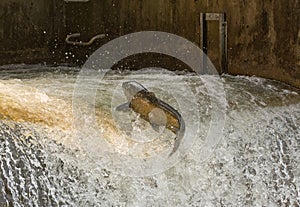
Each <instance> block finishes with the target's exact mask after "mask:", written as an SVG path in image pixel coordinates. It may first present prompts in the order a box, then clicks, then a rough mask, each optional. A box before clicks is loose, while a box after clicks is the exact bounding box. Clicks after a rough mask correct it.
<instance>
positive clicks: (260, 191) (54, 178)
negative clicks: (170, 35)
mask: <svg viewBox="0 0 300 207" xmlns="http://www.w3.org/2000/svg"><path fill="white" fill-rule="evenodd" d="M5 68H7V70H4V69H5ZM25 68H26V70H25ZM54 69H56V72H53V70H54ZM1 70H2V72H1V74H2V77H3V79H6V80H0V83H1V84H3V85H4V86H6V87H2V88H1V94H0V95H1V96H0V100H1V99H2V104H4V103H3V100H10V101H11V102H9V103H8V104H11V103H12V102H13V103H14V104H16V103H18V104H16V107H20V102H17V100H19V99H20V100H23V102H22V103H23V106H22V107H21V108H22V109H23V110H24V109H26V113H29V114H30V116H29V117H30V118H31V119H30V120H29V121H28V120H26V117H25V118H24V117H23V119H25V122H24V121H17V122H14V121H10V120H7V119H3V120H1V121H0V125H1V126H0V139H1V142H0V143H1V144H0V154H1V163H0V168H1V170H0V175H1V177H0V178H1V180H0V192H1V193H0V204H2V203H3V205H4V206H5V205H6V204H7V205H10V206H299V205H300V167H299V166H300V153H299V150H300V146H299V145H300V107H299V106H300V95H299V90H296V89H293V88H291V87H288V86H286V85H284V84H280V83H277V82H274V81H269V80H265V79H260V78H246V77H231V76H224V77H222V79H221V82H222V83H223V84H224V90H225V94H226V100H227V103H226V102H224V100H219V101H220V103H219V104H222V103H223V104H224V105H226V122H225V126H224V130H223V134H222V137H221V138H222V139H220V141H219V142H218V145H217V147H216V148H215V149H214V151H213V153H212V154H211V155H210V156H209V157H208V159H205V160H203V159H202V158H201V157H200V156H201V155H202V154H201V152H202V150H203V145H204V144H205V138H206V136H207V133H208V131H209V127H210V123H211V119H212V111H213V110H215V108H214V107H212V104H211V101H210V100H211V94H210V93H209V90H207V88H206V87H207V86H209V87H211V88H212V89H214V88H215V89H217V88H216V87H219V85H218V84H216V83H215V82H213V80H210V78H206V79H205V77H203V79H202V80H201V79H199V78H197V77H194V76H190V75H181V76H180V77H174V76H171V75H168V74H156V72H155V71H153V72H152V73H151V74H150V75H149V74H133V75H132V74H131V75H130V76H129V75H128V74H129V72H127V73H126V72H125V73H122V74H118V73H112V74H110V75H108V76H107V77H106V78H105V79H104V80H103V81H102V84H101V86H100V87H99V88H98V93H97V98H96V104H95V105H96V107H98V108H99V107H100V108H101V109H105V110H107V111H109V112H110V111H111V107H112V108H114V107H115V105H117V104H119V102H120V103H121V102H122V97H121V98H118V97H119V96H121V94H122V93H119V89H118V86H119V85H118V84H119V83H120V81H121V80H122V79H123V78H125V79H126V78H127V79H128V77H130V78H133V77H134V78H136V79H137V80H140V81H143V84H144V85H145V86H147V87H150V88H151V86H153V88H152V90H153V91H155V92H156V94H157V96H158V97H160V98H161V99H163V100H164V101H165V102H168V103H170V104H171V105H173V106H174V107H175V108H178V106H179V105H180V104H182V103H181V102H180V100H179V99H177V98H176V96H174V95H173V94H172V90H173V88H174V87H175V88H176V87H177V88H176V89H177V92H178V93H179V94H182V97H186V99H188V98H190V97H187V95H186V94H187V93H186V91H185V88H182V87H179V86H181V85H178V82H180V80H184V83H187V84H188V85H189V86H190V88H191V91H192V93H193V94H195V99H196V103H194V104H195V105H192V104H191V102H189V100H186V99H184V100H186V101H185V102H183V104H186V105H184V107H183V108H180V107H179V108H180V111H181V112H182V113H185V115H184V116H185V119H186V123H191V122H192V121H191V120H193V122H194V121H195V120H196V119H197V118H199V121H198V122H199V126H198V125H193V127H197V126H198V127H199V128H198V130H199V132H200V133H199V137H198V138H197V139H196V141H195V143H193V146H192V147H191V149H189V150H188V152H187V154H186V156H184V157H183V159H182V160H181V161H180V162H178V163H177V164H176V165H175V166H174V167H172V168H170V169H167V170H165V171H163V172H161V173H159V174H156V175H152V176H147V177H138V178H136V177H128V176H121V175H120V174H118V172H119V171H118V170H116V169H113V168H110V169H107V168H105V164H103V163H102V160H95V159H94V157H93V155H95V154H96V155H97V154H98V153H99V151H98V149H99V148H98V146H97V145H99V143H93V142H89V143H87V142H88V140H87V139H86V138H81V140H78V139H77V137H76V136H73V132H72V129H68V128H67V129H66V127H61V128H60V126H56V125H54V126H52V125H51V126H47V123H46V124H45V123H44V122H42V123H40V122H39V123H32V122H34V120H35V116H32V114H34V113H41V110H42V109H44V108H43V107H41V108H42V109H41V110H36V111H34V110H33V111H30V110H31V109H39V108H38V107H37V106H40V105H41V100H52V102H50V103H49V104H48V102H47V101H46V102H47V105H42V106H45V107H49V108H48V111H50V112H51V113H52V112H53V113H55V111H56V110H59V111H63V113H62V114H60V115H59V116H58V115H56V114H55V115H56V117H58V118H60V119H58V120H66V119H68V118H69V116H70V114H68V113H70V111H69V110H68V106H69V105H71V102H72V95H73V89H74V83H75V81H76V76H75V75H74V72H73V71H74V68H66V67H65V68H62V67H60V68H49V67H46V66H39V65H36V66H24V65H21V66H20V65H16V66H10V67H8V66H6V67H4V68H1ZM43 71H51V72H43ZM20 72H22V73H23V74H21V73H20ZM75 74H76V73H75ZM161 79H163V80H166V81H165V83H162V82H161ZM204 81H206V85H204ZM159 84H164V87H165V88H163V89H162V88H159V87H156V88H155V85H159ZM168 85H169V87H168ZM9 86H11V87H9ZM91 87H93V85H92V86H91ZM169 91H171V92H169ZM16 92H19V93H22V94H20V96H13V95H12V94H14V93H16ZM25 92H26V93H25ZM24 94H25V95H24ZM26 94H29V96H26ZM215 94H216V93H215ZM5 95H6V96H5ZM21 95H22V96H21ZM30 95H34V96H30ZM215 96H217V95H215ZM8 97H10V98H11V97H13V100H11V99H8ZM30 97H31V99H30ZM37 97H38V98H37ZM41 97H42V98H41ZM43 97H44V98H43ZM45 97H48V98H49V99H48V98H45ZM26 99H30V101H26ZM35 100H39V101H35ZM58 103H59V104H58ZM35 104H36V105H35ZM82 104H83V106H85V105H84V104H85V103H84V101H83V103H82ZM88 104H90V105H92V106H93V104H92V103H88ZM110 104H112V105H113V106H111V105H110ZM227 104H228V105H227ZM61 106H63V107H61ZM193 107H196V108H197V109H198V111H199V117H198V116H194V114H196V112H194V113H193V110H194V108H193ZM220 107H221V106H220ZM29 109H30V110H29ZM7 110H8V109H7ZM52 110H53V111H52ZM12 111H13V110H12ZM112 111H113V110H112ZM9 112H10V111H9ZM50 112H49V114H51V113H50ZM82 113H83V112H82ZM99 113H100V119H103V120H106V121H107V122H105V123H102V125H101V126H102V128H103V130H104V131H105V132H107V133H108V132H109V133H108V134H107V136H108V139H110V140H109V141H110V144H111V147H112V148H113V149H115V150H116V151H117V152H119V153H123V154H124V156H125V155H126V154H128V153H129V154H130V153H131V155H134V156H141V155H140V154H139V153H140V152H139V151H138V150H137V151H136V152H135V151H134V150H133V151H130V150H129V151H125V150H128V148H129V149H130V145H128V146H129V147H128V146H127V145H125V146H124V142H120V138H121V135H120V137H118V136H117V135H118V130H119V131H122V130H124V129H125V130H126V129H127V127H124V126H123V125H122V118H123V119H124V117H125V120H126V117H127V118H128V117H129V118H130V119H132V120H135V122H134V126H133V129H134V133H135V134H136V135H135V136H136V137H141V136H145V137H141V138H147V136H151V135H153V131H151V128H149V126H148V125H147V123H145V122H143V121H141V120H140V119H138V118H137V117H136V115H135V114H134V113H131V114H130V115H128V114H122V115H120V114H113V116H112V118H111V117H110V116H106V115H105V116H104V115H103V113H102V112H99ZM104 114H105V113H104ZM18 115H19V114H16V115H15V116H18ZM98 116H99V114H98ZM118 116H120V120H121V121H119V122H118V120H117V125H119V126H118V127H119V128H117V129H118V130H117V132H116V130H115V128H114V127H113V126H112V122H111V120H112V119H113V118H115V119H116V117H118ZM39 118H40V117H39ZM88 118H89V117H84V119H88ZM51 123H55V124H57V123H60V122H59V121H58V122H56V121H55V120H54V121H53V122H51ZM123 124H124V123H123ZM215 124H218V122H216V123H215ZM58 125H59V124H58ZM64 126H65V125H64ZM66 126H67V124H66ZM189 126H190V125H188V127H187V130H188V131H187V133H190V134H193V133H196V131H197V129H196V128H193V127H191V128H189ZM164 132H165V133H162V134H160V141H157V142H154V143H153V142H152V143H151V142H150V145H148V147H150V146H151V147H152V148H151V149H152V151H150V152H149V153H150V154H151V153H158V152H161V151H160V150H164V149H166V150H168V149H171V148H172V144H173V140H172V138H171V139H170V138H169V136H173V134H172V133H169V132H168V131H164ZM91 133H92V132H91ZM122 136H126V135H122ZM82 140H83V141H84V142H82ZM144 140H145V139H142V141H144ZM96 141H97V140H96ZM100 144H101V143H100ZM122 144H123V145H122ZM127 144H128V143H127ZM121 145H122V146H121ZM204 147H205V146H204ZM134 153H137V154H134ZM100 155H101V156H102V154H101V153H100ZM152 155H153V154H152ZM101 156H100V157H101ZM95 157H97V156H95ZM113 158H114V157H113V156H112V157H110V156H108V157H104V158H103V161H106V160H107V159H113ZM134 164H135V163H133V165H134ZM110 167H111V166H110ZM125 167H126V166H125ZM130 167H135V166H129V169H130ZM163 167H164V166H159V167H158V168H163Z"/></svg>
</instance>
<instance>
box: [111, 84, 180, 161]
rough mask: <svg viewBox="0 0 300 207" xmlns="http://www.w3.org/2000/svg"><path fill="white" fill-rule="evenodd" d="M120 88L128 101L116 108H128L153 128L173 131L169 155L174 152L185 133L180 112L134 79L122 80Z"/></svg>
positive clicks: (121, 109) (120, 109)
mask: <svg viewBox="0 0 300 207" xmlns="http://www.w3.org/2000/svg"><path fill="white" fill-rule="evenodd" d="M122 88H123V91H124V94H125V96H126V98H127V101H128V102H126V103H124V104H122V105H120V106H118V107H117V108H116V110H118V111H126V110H128V109H129V108H130V109H132V110H133V111H134V112H136V113H138V114H140V116H141V117H142V118H143V119H144V120H146V121H148V122H149V123H150V124H151V126H152V127H153V129H154V130H156V131H157V130H158V127H159V126H165V127H166V128H167V129H169V130H170V131H172V132H173V133H175V134H176V138H175V143H174V147H173V150H172V152H171V153H170V154H169V156H171V155H172V154H174V153H175V152H176V151H177V149H178V147H179V145H180V142H181V140H182V139H183V136H184V133H185V123H184V120H183V118H182V117H181V115H180V113H179V112H178V111H177V110H175V109H174V108H173V107H172V106H170V105H169V104H167V103H165V102H164V101H162V100H160V99H158V98H157V97H156V96H155V94H154V93H153V92H150V91H148V90H147V89H146V88H145V87H144V86H142V85H141V84H140V83H138V82H136V81H128V82H124V83H123V84H122Z"/></svg>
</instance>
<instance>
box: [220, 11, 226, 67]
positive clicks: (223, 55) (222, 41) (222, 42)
mask: <svg viewBox="0 0 300 207" xmlns="http://www.w3.org/2000/svg"><path fill="white" fill-rule="evenodd" d="M219 32H220V67H221V73H225V72H227V23H226V20H225V14H224V13H222V14H220V19H219Z"/></svg>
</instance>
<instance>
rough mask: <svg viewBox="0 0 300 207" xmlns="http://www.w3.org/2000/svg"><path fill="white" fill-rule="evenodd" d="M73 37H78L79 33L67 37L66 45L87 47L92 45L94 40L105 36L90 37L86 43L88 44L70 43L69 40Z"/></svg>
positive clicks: (80, 42)
mask: <svg viewBox="0 0 300 207" xmlns="http://www.w3.org/2000/svg"><path fill="white" fill-rule="evenodd" d="M73 37H80V33H74V34H70V35H67V37H66V40H65V41H66V43H67V44H70V45H79V46H89V45H91V44H93V42H94V41H95V40H96V39H100V38H104V37H105V34H98V35H96V36H94V37H92V38H91V39H90V41H88V42H82V41H79V42H78V41H71V40H69V39H70V38H73Z"/></svg>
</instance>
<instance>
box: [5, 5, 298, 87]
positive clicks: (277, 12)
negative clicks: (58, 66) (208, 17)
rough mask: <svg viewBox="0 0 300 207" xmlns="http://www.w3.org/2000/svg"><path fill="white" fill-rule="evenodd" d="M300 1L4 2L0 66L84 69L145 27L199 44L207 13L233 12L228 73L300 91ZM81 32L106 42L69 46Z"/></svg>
mask: <svg viewBox="0 0 300 207" xmlns="http://www.w3.org/2000/svg"><path fill="white" fill-rule="evenodd" d="M37 2H39V3H37ZM299 4H300V3H299V1H298V0H276V1H275V0H268V1H261V0H252V1H246V0H230V1H227V0H226V1H225V0H210V1H208V0H205V1H202V0H156V1H153V0H90V1H89V2H86V3H75V2H74V3H65V2H63V0H40V1H34V0H27V1H25V0H1V2H0V45H1V47H0V57H1V60H0V63H2V64H4V63H14V62H26V61H27V62H35V61H43V60H45V61H47V62H53V61H56V62H68V63H75V64H82V63H83V62H84V61H85V60H86V56H88V55H89V54H90V53H92V52H93V51H94V50H95V49H97V48H98V47H99V46H101V45H102V44H104V43H105V42H107V41H109V40H111V39H114V38H116V37H118V36H120V35H124V34H127V33H131V32H136V31H143V30H159V31H165V32H171V33H174V34H177V35H180V36H183V37H185V38H187V39H189V40H191V41H192V42H194V43H195V44H199V42H200V24H199V23H200V22H199V14H200V12H226V14H227V22H228V61H229V62H228V64H229V65H228V72H229V73H232V74H246V75H257V76H262V77H269V78H273V79H278V80H281V81H285V82H287V83H290V84H293V85H296V86H299V87H300V17H299V16H300V15H299V14H300V5H299ZM208 26H209V42H208V47H209V53H208V55H209V57H210V58H211V59H212V60H213V62H214V63H215V64H216V66H218V65H217V63H218V58H219V57H218V55H219V54H218V53H219V52H218V36H217V35H218V33H217V26H216V25H214V23H210V25H208ZM43 31H46V34H45V33H44V32H43ZM77 32H80V33H81V34H82V37H80V38H79V39H80V40H88V39H89V38H91V37H92V36H93V35H95V34H99V33H106V34H107V37H106V38H104V39H101V40H97V41H96V42H95V43H94V44H93V45H92V46H90V47H80V46H71V45H66V44H65V43H64V38H65V36H66V35H67V34H69V33H77ZM66 54H67V55H66ZM3 57H5V59H3ZM7 57H8V58H7Z"/></svg>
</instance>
